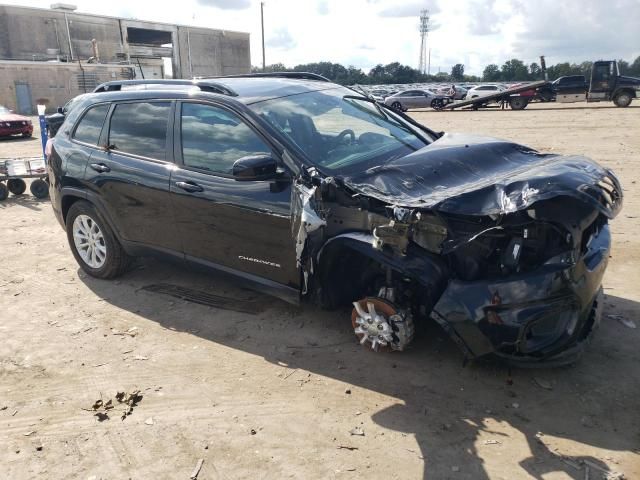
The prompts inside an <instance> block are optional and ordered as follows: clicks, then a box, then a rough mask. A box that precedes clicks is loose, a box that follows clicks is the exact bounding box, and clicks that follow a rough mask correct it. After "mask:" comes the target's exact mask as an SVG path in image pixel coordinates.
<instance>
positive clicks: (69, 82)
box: [0, 61, 133, 115]
mask: <svg viewBox="0 0 640 480" xmlns="http://www.w3.org/2000/svg"><path fill="white" fill-rule="evenodd" d="M82 67H83V68H84V76H83V72H82V69H81V68H80V66H79V65H78V64H77V63H75V64H74V63H68V64H67V63H45V62H7V61H0V105H4V106H6V107H8V108H10V109H11V110H15V111H17V112H18V113H22V114H27V115H32V114H34V113H35V109H36V107H35V106H36V104H38V103H40V104H44V105H47V113H51V112H53V111H55V109H56V108H57V107H58V106H60V105H64V104H65V103H66V102H68V101H69V100H70V99H71V98H73V97H75V96H76V95H80V94H81V93H85V91H86V92H90V91H91V90H93V88H95V86H97V84H100V83H103V82H108V81H110V80H120V79H123V78H129V76H130V75H131V73H130V72H131V70H133V68H132V67H127V66H123V65H93V64H83V65H82ZM16 83H25V84H27V85H29V88H30V91H31V111H27V110H25V109H22V111H20V110H19V109H18V103H17V98H16ZM85 87H86V88H85Z"/></svg>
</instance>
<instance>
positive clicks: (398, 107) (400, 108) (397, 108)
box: [391, 102, 404, 112]
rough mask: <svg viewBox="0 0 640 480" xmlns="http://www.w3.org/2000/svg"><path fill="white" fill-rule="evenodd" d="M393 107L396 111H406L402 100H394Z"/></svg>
mask: <svg viewBox="0 0 640 480" xmlns="http://www.w3.org/2000/svg"><path fill="white" fill-rule="evenodd" d="M391 108H393V109H394V110H395V111H396V112H404V108H402V104H401V103H400V102H393V103H392V104H391Z"/></svg>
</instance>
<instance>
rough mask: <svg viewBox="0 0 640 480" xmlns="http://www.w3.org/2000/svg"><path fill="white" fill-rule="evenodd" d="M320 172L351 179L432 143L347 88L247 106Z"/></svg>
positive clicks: (403, 122) (423, 135)
mask: <svg viewBox="0 0 640 480" xmlns="http://www.w3.org/2000/svg"><path fill="white" fill-rule="evenodd" d="M250 108H251V109H252V110H253V111H254V112H256V113H257V114H258V115H260V116H261V117H262V118H263V119H265V120H266V121H267V122H268V123H269V124H270V125H271V126H272V127H273V128H275V129H276V130H277V131H278V132H280V133H281V134H282V135H283V136H284V137H285V138H286V139H287V140H289V141H290V142H292V143H294V144H295V145H296V146H297V147H299V148H300V150H302V151H303V152H304V153H305V154H306V155H307V157H308V158H309V159H310V160H311V161H312V162H313V163H314V164H315V165H317V166H318V167H320V168H321V169H324V170H327V171H334V172H337V173H343V174H347V173H353V172H357V171H362V170H366V169H368V168H370V167H373V166H377V165H381V164H383V163H385V162H387V161H389V160H393V159H395V158H399V157H404V156H406V155H408V154H410V153H412V152H415V151H416V150H419V149H421V148H423V147H424V146H426V145H428V144H429V143H430V141H431V140H430V139H429V138H428V137H427V134H426V133H424V132H421V131H420V130H418V129H416V128H414V127H413V126H411V125H410V124H409V123H407V122H405V121H403V120H402V119H401V118H400V117H398V116H397V115H395V114H393V113H391V112H390V111H388V110H386V109H383V108H382V107H381V106H379V105H377V104H375V103H373V102H371V101H368V100H367V99H365V98H362V97H360V96H359V95H357V94H356V93H355V92H353V91H352V90H348V89H346V88H332V89H328V90H322V91H316V92H308V93H303V94H299V95H291V96H288V97H281V98H276V99H273V100H265V101H262V102H257V103H254V104H253V105H250Z"/></svg>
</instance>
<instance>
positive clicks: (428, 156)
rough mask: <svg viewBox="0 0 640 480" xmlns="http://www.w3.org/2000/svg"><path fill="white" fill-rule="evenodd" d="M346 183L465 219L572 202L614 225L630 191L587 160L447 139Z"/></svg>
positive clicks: (489, 141) (480, 140) (494, 142)
mask: <svg viewBox="0 0 640 480" xmlns="http://www.w3.org/2000/svg"><path fill="white" fill-rule="evenodd" d="M341 180H342V181H343V182H344V183H345V184H346V185H347V186H349V187H350V188H352V189H353V190H355V191H356V192H357V193H359V194H362V195H366V196H369V197H373V198H376V199H378V200H381V201H383V202H386V203H389V204H391V205H397V206H401V207H407V208H429V209H435V210H438V211H441V212H447V213H457V214H463V215H497V214H504V213H509V212H514V211H517V210H523V209H526V208H528V207H529V206H530V205H531V204H533V203H535V202H538V201H540V200H547V199H550V198H554V197H559V196H568V197H573V198H577V199H579V200H583V201H585V202H587V203H588V204H590V205H592V206H593V207H595V208H597V209H598V210H600V211H601V212H602V213H603V214H604V215H606V216H607V217H609V218H613V217H614V216H615V215H616V214H617V213H618V211H619V210H620V208H621V207H622V188H621V187H620V183H619V181H618V179H617V178H616V176H615V175H614V174H613V172H611V170H608V169H606V168H603V167H601V166H600V165H598V164H597V163H595V162H593V161H592V160H589V159H588V158H586V157H582V156H573V155H572V156H563V155H553V154H541V153H538V152H536V151H535V150H532V149H530V148H528V147H524V146H522V145H518V144H516V143H512V142H508V141H505V140H498V139H495V138H490V137H479V136H471V135H463V134H445V135H443V136H442V137H441V138H439V139H438V140H437V141H435V142H433V143H432V144H430V145H428V146H427V147H425V148H423V149H421V150H419V151H417V152H414V153H412V154H410V155H407V156H405V157H402V158H398V159H394V160H390V161H389V162H387V163H384V164H382V165H380V166H376V167H373V168H370V169H368V170H366V171H363V172H359V173H357V174H354V175H351V176H348V177H342V178H341Z"/></svg>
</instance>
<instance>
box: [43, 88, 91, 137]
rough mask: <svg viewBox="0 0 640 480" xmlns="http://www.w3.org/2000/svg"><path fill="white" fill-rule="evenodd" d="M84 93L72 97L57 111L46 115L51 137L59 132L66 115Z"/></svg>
mask: <svg viewBox="0 0 640 480" xmlns="http://www.w3.org/2000/svg"><path fill="white" fill-rule="evenodd" d="M81 98H82V95H78V96H77V97H74V98H72V99H71V100H69V101H68V102H67V103H65V104H64V106H62V107H58V109H57V111H56V113H52V114H50V115H47V116H46V117H45V121H46V124H47V135H48V136H49V138H53V137H55V136H56V133H58V129H59V128H60V126H61V125H62V123H63V122H64V119H65V117H66V116H67V114H68V113H69V112H70V111H71V109H72V108H73V105H74V104H75V103H76V101H77V100H78V99H81Z"/></svg>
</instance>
